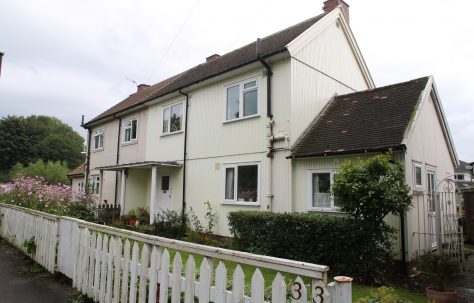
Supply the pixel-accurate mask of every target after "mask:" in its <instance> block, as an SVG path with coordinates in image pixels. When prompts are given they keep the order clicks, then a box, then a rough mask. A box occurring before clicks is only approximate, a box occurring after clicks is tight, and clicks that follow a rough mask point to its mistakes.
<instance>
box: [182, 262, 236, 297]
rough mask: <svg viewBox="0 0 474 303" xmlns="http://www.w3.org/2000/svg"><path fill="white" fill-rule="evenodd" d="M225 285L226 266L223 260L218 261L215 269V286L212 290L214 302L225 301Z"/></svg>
mask: <svg viewBox="0 0 474 303" xmlns="http://www.w3.org/2000/svg"><path fill="white" fill-rule="evenodd" d="M226 287H227V268H225V265H224V262H222V261H220V262H219V265H217V269H216V287H215V291H214V302H225V301H226V295H227V293H226ZM190 302H192V301H190ZM190 302H189V303H190Z"/></svg>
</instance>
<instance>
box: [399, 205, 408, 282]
mask: <svg viewBox="0 0 474 303" xmlns="http://www.w3.org/2000/svg"><path fill="white" fill-rule="evenodd" d="M400 244H401V245H400V246H401V254H402V256H401V257H402V274H403V275H405V276H406V275H407V260H406V255H405V254H406V245H405V213H404V212H400Z"/></svg>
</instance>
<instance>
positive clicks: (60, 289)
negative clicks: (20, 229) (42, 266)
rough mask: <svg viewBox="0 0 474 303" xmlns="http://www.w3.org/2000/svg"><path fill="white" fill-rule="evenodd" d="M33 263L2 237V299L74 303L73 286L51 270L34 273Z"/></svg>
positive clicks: (22, 302)
mask: <svg viewBox="0 0 474 303" xmlns="http://www.w3.org/2000/svg"><path fill="white" fill-rule="evenodd" d="M32 264H33V263H32V262H31V260H28V259H27V257H26V256H25V255H23V254H22V253H21V252H20V251H19V250H17V249H16V248H14V247H12V246H11V245H10V244H8V243H7V242H5V241H3V240H1V239H0V302H1V303H30V302H35V303H43V302H44V303H46V302H55V303H63V302H71V301H72V300H71V297H72V296H73V295H74V290H73V288H72V287H70V286H69V285H67V283H61V282H59V281H57V280H56V279H54V276H53V275H51V274H49V273H45V272H43V273H31V272H29V271H28V269H29V268H31V265H32Z"/></svg>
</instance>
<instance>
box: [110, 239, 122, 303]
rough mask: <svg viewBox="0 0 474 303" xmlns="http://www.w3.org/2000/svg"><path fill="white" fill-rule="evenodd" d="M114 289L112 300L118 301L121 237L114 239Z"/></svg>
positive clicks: (115, 302) (116, 302)
mask: <svg viewBox="0 0 474 303" xmlns="http://www.w3.org/2000/svg"><path fill="white" fill-rule="evenodd" d="M114 269H115V274H114V291H113V298H112V302H114V303H118V302H119V299H120V274H121V269H122V239H120V238H116V239H115V247H114Z"/></svg>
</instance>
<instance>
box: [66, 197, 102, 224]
mask: <svg viewBox="0 0 474 303" xmlns="http://www.w3.org/2000/svg"><path fill="white" fill-rule="evenodd" d="M64 215H65V216H68V217H72V218H77V219H81V220H84V221H89V222H97V218H96V208H95V205H94V204H93V203H88V202H86V201H82V200H77V201H76V202H73V203H70V204H69V205H68V207H67V208H66V209H65V213H64Z"/></svg>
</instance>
